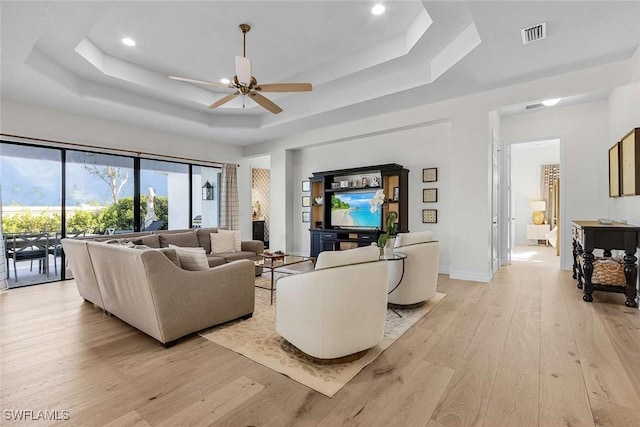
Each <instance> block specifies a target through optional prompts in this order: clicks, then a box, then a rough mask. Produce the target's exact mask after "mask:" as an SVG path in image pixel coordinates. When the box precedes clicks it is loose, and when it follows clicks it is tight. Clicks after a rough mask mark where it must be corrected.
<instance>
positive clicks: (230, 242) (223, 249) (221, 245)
mask: <svg viewBox="0 0 640 427" xmlns="http://www.w3.org/2000/svg"><path fill="white" fill-rule="evenodd" d="M221 231H222V230H218V232H217V233H211V253H212V254H226V253H229V252H237V251H236V250H235V245H234V234H233V233H222V232H221Z"/></svg>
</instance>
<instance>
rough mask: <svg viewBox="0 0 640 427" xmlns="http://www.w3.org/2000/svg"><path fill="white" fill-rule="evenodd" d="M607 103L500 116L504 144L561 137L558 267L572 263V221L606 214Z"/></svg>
mask: <svg viewBox="0 0 640 427" xmlns="http://www.w3.org/2000/svg"><path fill="white" fill-rule="evenodd" d="M608 129H609V126H608V114H607V101H597V102H590V103H585V104H578V105H571V106H567V107H555V108H548V109H544V110H540V111H537V112H532V113H525V114H520V115H515V116H508V117H503V118H502V135H503V138H504V141H505V142H506V143H513V142H522V141H534V140H546V139H553V138H556V137H557V138H559V139H560V145H561V148H560V151H561V154H560V156H561V164H560V185H561V190H560V191H561V193H560V197H561V206H560V209H561V210H560V216H561V219H560V225H561V226H560V230H561V237H560V239H561V240H560V244H561V248H562V249H561V264H560V265H561V266H562V268H564V269H570V268H571V265H572V263H573V260H572V255H571V252H572V248H571V245H570V244H565V243H567V242H571V226H570V224H571V223H570V221H571V220H581V219H582V220H588V219H596V218H606V217H607V216H608V208H607V198H608V194H609V184H608V155H607V153H608V149H609V146H610V145H611V144H610V143H609V135H608V133H609V132H608Z"/></svg>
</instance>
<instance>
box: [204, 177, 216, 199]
mask: <svg viewBox="0 0 640 427" xmlns="http://www.w3.org/2000/svg"><path fill="white" fill-rule="evenodd" d="M202 200H213V185H211V184H209V181H207V182H206V183H205V184H204V185H203V186H202Z"/></svg>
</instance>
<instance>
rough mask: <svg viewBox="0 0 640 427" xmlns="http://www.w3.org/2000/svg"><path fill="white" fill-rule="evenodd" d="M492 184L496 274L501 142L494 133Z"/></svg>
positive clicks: (493, 259)
mask: <svg viewBox="0 0 640 427" xmlns="http://www.w3.org/2000/svg"><path fill="white" fill-rule="evenodd" d="M491 139H492V158H493V160H492V166H491V169H492V173H491V176H492V179H491V180H492V185H491V199H492V200H491V269H492V272H493V273H494V274H495V273H496V272H497V271H498V269H499V268H500V224H499V218H500V144H499V141H498V137H497V135H496V134H495V132H493V134H492V138H491Z"/></svg>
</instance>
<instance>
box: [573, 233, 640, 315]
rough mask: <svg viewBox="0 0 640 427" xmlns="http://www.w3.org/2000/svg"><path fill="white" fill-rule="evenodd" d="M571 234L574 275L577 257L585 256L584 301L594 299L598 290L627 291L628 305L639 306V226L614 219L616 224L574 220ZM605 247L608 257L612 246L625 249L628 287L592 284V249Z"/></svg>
mask: <svg viewBox="0 0 640 427" xmlns="http://www.w3.org/2000/svg"><path fill="white" fill-rule="evenodd" d="M571 223H572V227H571V234H572V237H573V278H574V279H576V278H578V274H579V273H580V271H579V268H580V267H579V266H578V256H580V255H582V258H583V263H582V274H583V276H584V295H583V296H582V299H583V300H584V301H588V302H591V301H593V296H592V293H593V291H594V290H596V291H607V292H619V293H624V294H625V296H626V298H627V300H626V301H625V305H626V306H628V307H637V306H638V305H637V303H636V301H635V300H636V295H637V290H636V279H637V277H638V266H637V261H638V258H636V256H635V253H636V248H637V247H638V240H639V234H640V227H639V226H635V225H629V224H624V223H620V222H614V223H613V224H606V225H605V224H601V223H600V222H598V221H571ZM596 248H598V249H603V250H604V256H605V257H611V251H612V250H613V249H619V250H624V253H625V256H624V258H623V259H624V276H625V279H626V282H627V283H626V286H624V284H621V285H623V286H611V285H600V284H597V283H592V282H591V278H592V275H593V261H594V256H593V250H594V249H596Z"/></svg>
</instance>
